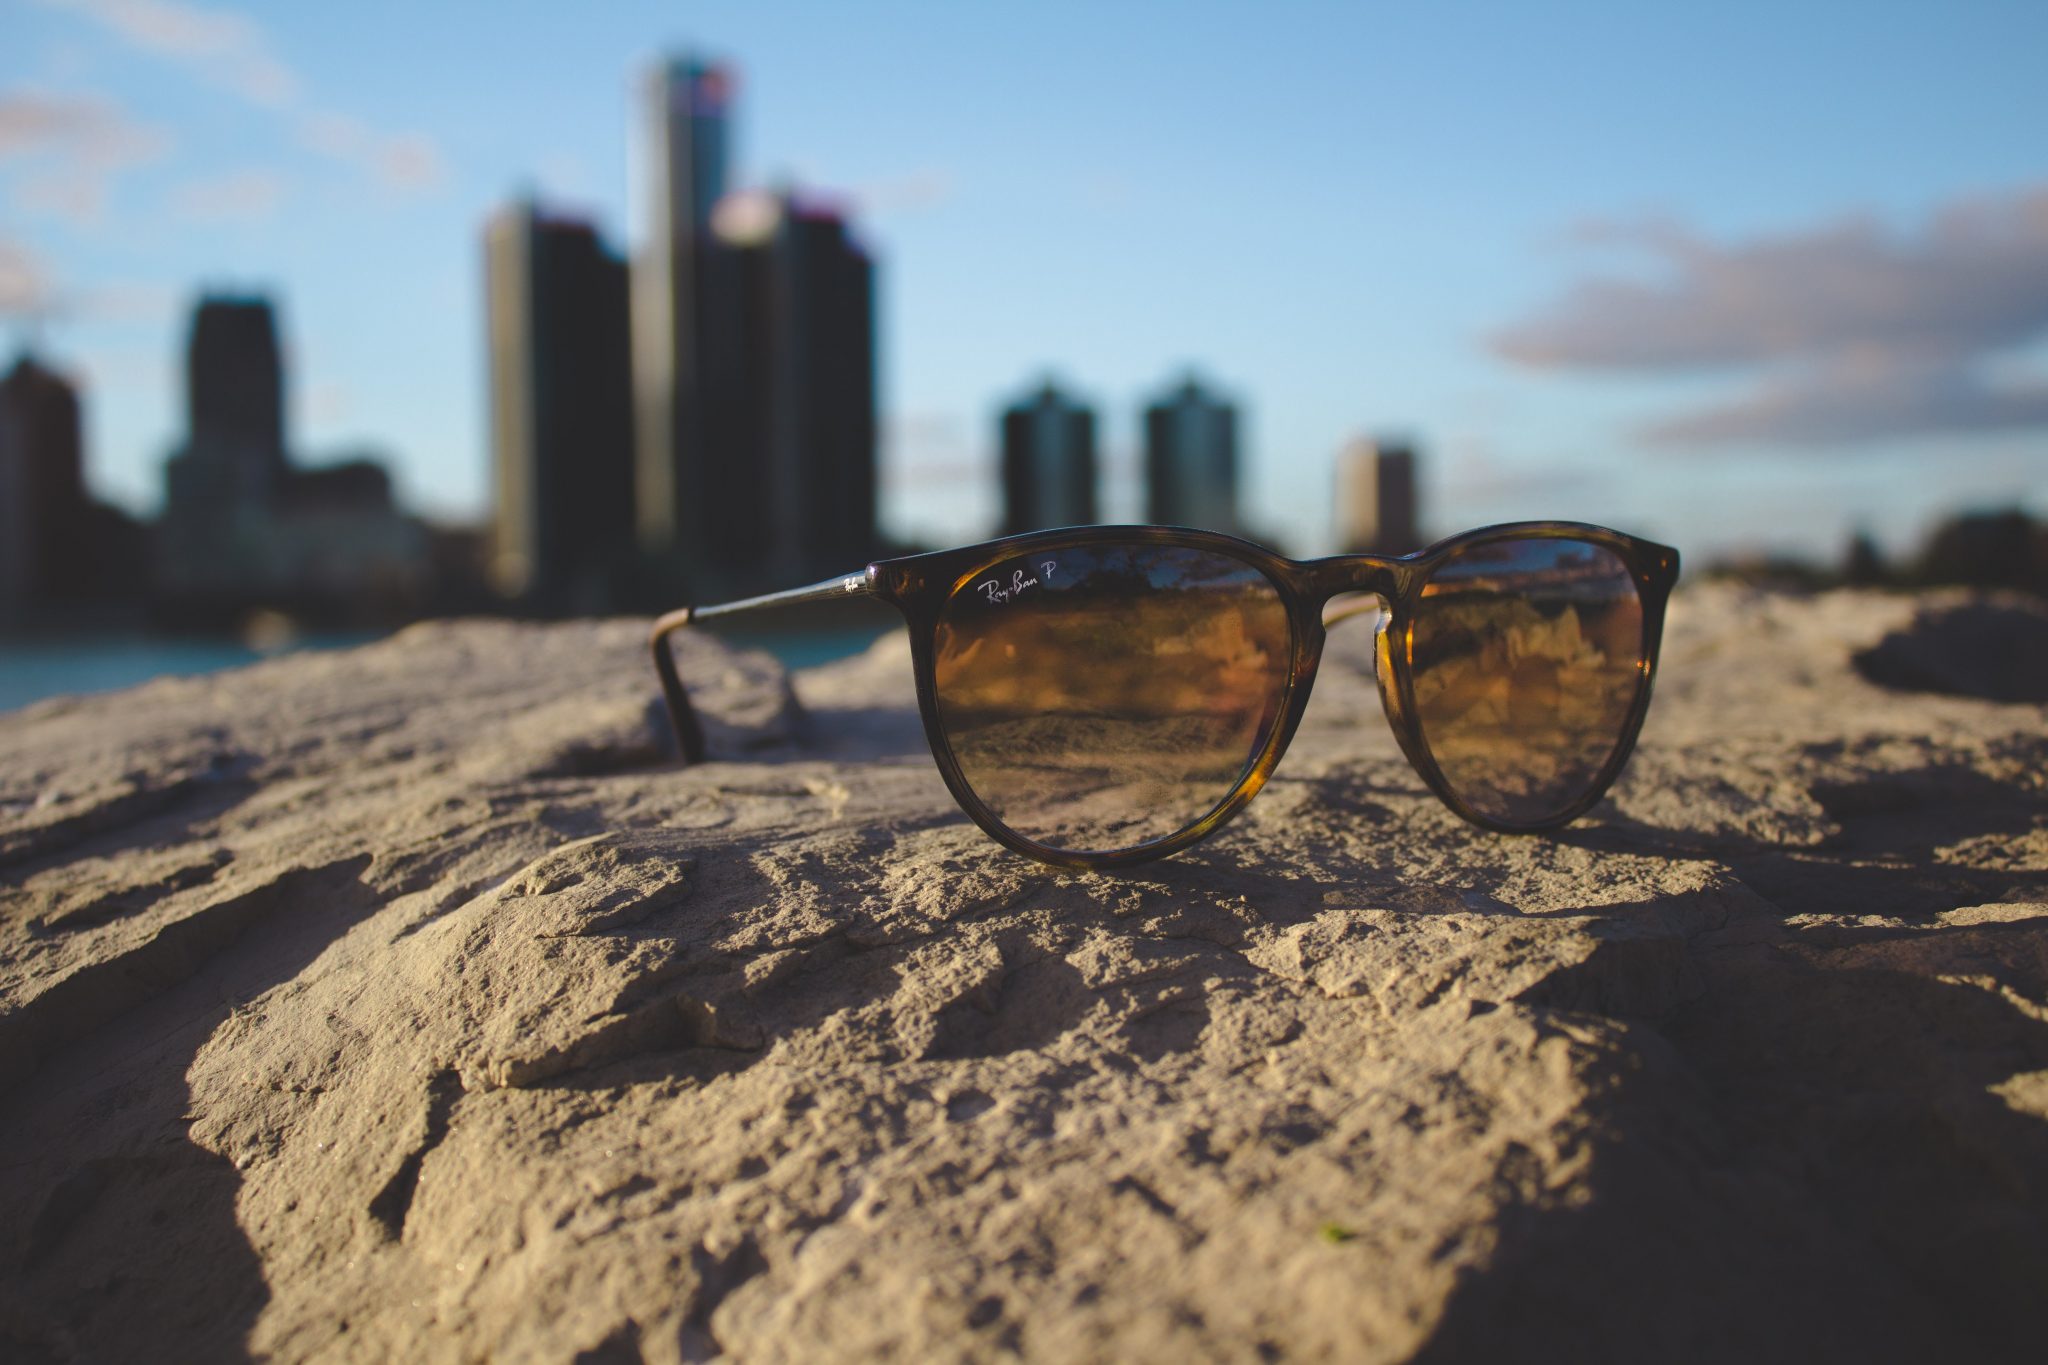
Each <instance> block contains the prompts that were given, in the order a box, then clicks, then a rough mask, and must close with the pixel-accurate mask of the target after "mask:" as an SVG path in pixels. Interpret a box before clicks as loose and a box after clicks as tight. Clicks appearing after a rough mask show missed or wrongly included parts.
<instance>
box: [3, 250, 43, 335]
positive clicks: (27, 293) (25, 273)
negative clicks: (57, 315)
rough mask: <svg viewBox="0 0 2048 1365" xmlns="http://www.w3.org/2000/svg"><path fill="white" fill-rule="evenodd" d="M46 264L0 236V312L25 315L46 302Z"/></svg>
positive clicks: (28, 314) (5, 314) (32, 312)
mask: <svg viewBox="0 0 2048 1365" xmlns="http://www.w3.org/2000/svg"><path fill="white" fill-rule="evenodd" d="M50 296H51V284H50V271H49V267H48V266H46V265H44V264H43V261H42V258H41V257H39V256H37V255H36V254H35V253H34V252H33V251H30V250H29V249H28V248H27V247H25V246H23V245H22V244H21V243H19V242H13V241H9V240H8V239H7V238H5V237H0V316H8V315H12V316H20V317H26V316H31V315H33V314H37V313H41V312H44V311H45V310H47V309H48V308H49V306H50Z"/></svg>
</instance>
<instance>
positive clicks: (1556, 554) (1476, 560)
mask: <svg viewBox="0 0 2048 1365" xmlns="http://www.w3.org/2000/svg"><path fill="white" fill-rule="evenodd" d="M1644 644H1645V642H1644V635H1643V604H1642V599H1641V597H1640V596H1639V595H1638V594H1637V591H1636V584H1635V579H1634V577H1633V576H1632V575H1631V574H1630V572H1629V569H1628V566H1627V565H1626V564H1624V563H1623V562H1622V560H1621V559H1620V557H1619V556H1617V555H1616V554H1615V553H1614V552H1613V551H1612V550H1609V549H1607V548H1606V547H1605V546H1602V545H1597V544H1592V543H1589V542H1585V541H1578V540H1559V539H1520V540H1497V541H1482V542H1480V543H1478V544H1475V545H1472V546H1470V547H1468V548H1466V549H1464V550H1461V551H1459V552H1458V553H1456V554H1455V555H1453V556H1452V557H1451V558H1450V559H1448V560H1446V561H1445V562H1444V563H1443V564H1441V565H1439V566H1438V567H1437V569H1436V570H1435V572H1434V573H1433V574H1431V576H1430V579H1429V581H1428V583H1427V584H1425V585H1424V587H1423V591H1422V597H1421V601H1420V603H1419V604H1418V606H1417V609H1416V614H1415V621H1414V633H1413V635H1412V637H1411V640H1410V649H1411V654H1410V661H1411V665H1412V674H1413V677H1414V684H1415V709H1416V715H1417V720H1418V721H1419V722H1420V725H1421V729H1422V735H1423V740H1424V742H1425V743H1426V744H1427V745H1428V747H1429V752H1430V755H1431V756H1432V757H1433V758H1434V759H1435V760H1436V765H1437V768H1438V770H1439V771H1440V772H1441V773H1442V774H1443V776H1444V779H1445V781H1447V782H1448V783H1449V784H1450V786H1451V787H1452V789H1453V790H1454V791H1455V792H1456V793H1457V795H1458V797H1459V799H1460V800H1462V801H1463V802H1464V803H1465V804H1466V805H1467V806H1469V807H1470V808H1471V809H1473V810H1474V811H1477V812H1478V813H1479V814H1481V815H1483V816H1486V817H1487V818H1489V819H1492V820H1496V821H1499V822H1501V823H1503V824H1509V825H1540V824H1544V823H1548V822H1552V821H1555V820H1557V819H1559V818H1560V817H1562V816H1564V815H1566V814H1568V813H1570V812H1571V811H1572V810H1573V808H1574V807H1576V806H1578V805H1579V804H1580V803H1581V802H1583V801H1584V800H1585V799H1586V797H1587V796H1588V795H1589V794H1590V793H1591V792H1592V791H1593V790H1594V789H1595V788H1596V786H1597V785H1598V784H1599V782H1600V780H1601V779H1602V777H1603V776H1604V775H1605V773H1606V769H1607V767H1608V765H1609V761H1610V760H1611V759H1612V758H1613V757H1614V755H1615V752H1616V750H1617V748H1618V747H1619V746H1620V745H1621V743H1622V740H1623V737H1624V735H1625V734H1626V732H1627V729H1628V725H1629V722H1630V719H1631V717H1632V715H1633V713H1634V710H1635V706H1636V700H1637V698H1638V697H1639V696H1640V694H1641V692H1642V688H1643V687H1644V685H1645V680H1646V678H1647V670H1646V669H1645V667H1644V654H1645V651H1644Z"/></svg>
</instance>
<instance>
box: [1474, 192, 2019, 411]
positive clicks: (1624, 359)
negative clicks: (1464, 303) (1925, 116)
mask: <svg viewBox="0 0 2048 1365" xmlns="http://www.w3.org/2000/svg"><path fill="white" fill-rule="evenodd" d="M1578 236H1579V239H1580V240H1581V241H1582V242H1586V243H1592V244H1600V245H1609V246H1619V247H1625V248H1631V249H1633V250H1635V251H1636V252H1638V253H1640V254H1641V255H1643V256H1645V257H1647V259H1648V260H1649V262H1650V263H1651V264H1652V265H1653V267H1654V270H1653V272H1652V274H1651V276H1650V277H1649V278H1640V277H1639V278H1624V277H1619V276H1607V277H1602V278H1595V279H1590V280H1586V281H1584V282H1582V283H1581V284H1579V285H1578V286H1577V287H1575V288H1574V289H1572V290H1571V291H1569V292H1568V293H1567V294H1566V295H1565V296H1564V297H1563V298H1562V299H1560V300H1559V301H1558V302H1556V303H1555V304H1553V305H1552V306H1551V307H1549V308H1548V309H1546V310H1544V311H1542V312H1539V313H1538V314H1537V315H1536V316H1534V317H1532V318H1530V319H1528V320H1526V321H1523V322H1520V323H1517V324H1515V325H1513V326H1510V327H1507V328H1505V329H1503V330H1502V331H1500V332H1498V333H1496V334H1495V335H1494V336H1492V337H1491V338H1489V339H1488V340H1489V345H1490V347H1491V349H1492V350H1493V351H1494V353H1495V354H1497V355H1500V356H1502V357H1504V358H1505V359H1508V360H1510V361H1514V362H1516V363H1518V364H1522V365H1526V366H1529V367H1531V368H1537V369H1577V370H1589V371H1608V372H1622V373H1648V374H1670V375H1678V374H1700V373H1715V372H1720V373H1727V374H1732V375H1737V376H1741V377H1743V378H1746V379H1747V380H1748V381H1749V383H1750V385H1751V387H1750V391H1749V392H1748V393H1747V394H1745V395H1744V396H1742V397H1740V398H1738V399H1737V400H1735V401H1733V402H1730V403H1727V404H1724V405H1721V406H1717V407H1711V408H1708V409H1705V410H1702V411H1698V412H1692V413H1685V414H1681V415H1678V416H1676V417H1673V418H1670V419H1668V420H1666V421H1662V422H1659V423H1656V424H1655V425H1653V426H1651V427H1649V428H1647V429H1646V430H1645V431H1644V432H1643V433H1642V434H1643V435H1644V437H1645V438H1646V439H1647V440H1649V441H1651V442H1652V443H1655V444H1661V445H1689V446H1709V445H1726V444H1735V443H1745V442H1757V443H1782V444H1789V445H1805V446H1815V447H1825V446H1844V445H1851V444H1856V443H1860V442H1865V441H1874V440H1882V439H1886V438H1890V437H1897V436H1908V435H1927V434H1943V433H1958V432H1970V431H1984V430H1992V429H2004V428H2014V427H2029V426H2036V425H2044V424H2048V381H2038V382H2037V381H2031V380H2020V381H2017V382H2014V381H2005V382H2000V381H1999V380H1998V379H1996V378H1995V377H1994V373H1993V370H1994V362H1996V361H1997V360H1998V358H1999V357H2001V356H2002V355H2004V354H2007V353H2010V352H2011V351H2013V350H2014V349H2016V348H2018V347H2021V346H2024V345H2026V344H2028V343H2029V342H2031V341H2032V340H2034V339H2035V338H2037V337H2040V336H2042V335H2044V334H2048V186H2041V187H2035V188H2031V189H2027V190H2024V191H2021V192H2018V193H2013V194H2008V195H2001V196H1982V197H1978V198H1972V199H1967V200H1961V201H1957V202H1955V203H1952V204H1949V205H1947V206H1944V207H1942V208H1940V209H1939V210H1937V211H1936V212H1935V213H1933V214H1932V215H1931V216H1930V217H1929V219H1928V221H1927V222H1926V223H1924V224H1922V225H1921V226H1919V227H1918V228H1917V229H1916V230H1914V231H1912V232H1907V233H1895V232H1888V231H1886V230H1885V229H1884V228H1883V227H1881V226H1880V225H1879V224H1877V223H1875V222H1873V221H1870V220H1868V219H1852V220H1849V221H1846V222H1841V223H1837V224H1834V225H1832V226H1827V227H1821V228H1816V229H1813V230H1810V231H1807V232H1803V233H1792V234H1786V235H1782V236H1776V237H1767V238H1761V239H1757V240H1753V241H1748V242H1739V243H1734V244H1727V245H1723V244H1718V243H1714V242H1710V241H1707V240H1705V239H1704V238H1702V237H1700V236H1699V235H1698V234H1696V233H1694V232H1692V231H1690V230H1689V229H1687V228H1685V227H1684V226H1683V225H1681V224H1677V223H1672V222H1658V223H1650V224H1643V225H1636V226H1632V227H1631V226H1626V225H1620V226H1617V225H1612V224H1595V225H1592V226H1590V227H1588V228H1584V229H1581V231H1580V233H1579V234H1578Z"/></svg>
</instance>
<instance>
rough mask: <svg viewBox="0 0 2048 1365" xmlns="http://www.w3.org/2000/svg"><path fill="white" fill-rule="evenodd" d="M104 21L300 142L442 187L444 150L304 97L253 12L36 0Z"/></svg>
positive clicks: (157, 1) (133, 0)
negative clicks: (278, 121)
mask: <svg viewBox="0 0 2048 1365" xmlns="http://www.w3.org/2000/svg"><path fill="white" fill-rule="evenodd" d="M37 3H39V4H42V5H45V6H47V7H49V8H51V9H59V10H67V11H70V12H73V13H76V14H79V15H82V16H84V17H85V18H87V19H90V20H92V21H93V22H95V23H97V24H99V25H100V27H101V28H103V29H104V30H105V31H106V32H108V33H109V34H111V35H112V36H113V37H115V38H116V39H118V40H119V41H121V42H122V43H125V44H126V45H128V46H129V47H131V48H134V49H135V50H137V51H140V52H144V53H147V54H149V55H151V56H154V57H158V58H162V59H164V60H166V61H169V62H172V63H174V64H176V65H178V66H181V67H183V68H184V69H185V70H187V71H188V72H190V73H191V74H192V75H193V76H194V77H195V78H197V79H199V80H201V81H203V82H205V83H206V84H208V85H211V86H213V87H215V88H216V89H220V90H225V91H227V92H229V93H230V94H233V95H236V96H238V97H240V98H241V99H243V100H245V101H247V102H248V103H249V104H251V105H254V106H256V107H257V108H259V109H262V110H265V111H268V112H271V113H273V114H275V115H276V116H277V117H279V118H282V119H284V120H285V121H286V124H287V127H288V129H289V131H290V133H291V135H292V137H293V139H294V140H295V141H297V142H298V143H299V145H301V146H303V147H305V148H306V149H308V150H309V151H312V152H314V153H316V154H318V155H321V156H325V157H327V158H329V159H331V160H333V161H336V162H339V163H341V164H344V165H348V166H351V167H353V168H355V169H357V170H359V171H361V172H363V173H364V174H367V175H368V176H370V177H371V178H372V179H373V180H375V181H376V182H377V183H379V184H380V185H383V186H385V187H386V188H389V189H394V190H419V189H426V188H431V187H432V186H434V185H436V184H438V183H439V182H440V181H441V179H442V177H443V172H444V161H443V158H442V156H441V153H440V150H439V148H437V147H436V146H435V144H434V143H433V141H432V140H431V139H429V138H428V137H426V136H425V135H424V134H421V133H387V132H382V131H380V130H378V129H376V128H373V127H372V126H371V125H370V124H368V123H367V122H365V121H364V120H362V119H361V118H358V117H356V116H355V115H352V114H348V113H343V112H340V111H337V110H333V109H328V108H324V107H321V106H319V105H317V104H314V103H312V102H311V101H308V100H307V99H306V98H305V97H304V93H303V92H304V89H305V82H304V81H303V80H302V79H301V78H300V76H299V73H298V72H297V71H296V70H294V69H293V68H292V66H291V65H290V64H289V63H288V62H286V61H285V60H284V58H283V57H282V56H281V55H280V54H279V53H278V52H277V51H276V49H275V47H274V45H273V44H272V42H271V39H270V35H269V34H268V33H267V32H266V31H265V30H264V29H263V27H262V26H261V25H260V24H258V23H256V22H255V21H254V20H253V19H250V18H249V17H247V16H246V15H241V14H235V13H232V12H229V11H226V10H221V9H214V8H209V7H205V6H201V5H192V4H184V3H179V0H37Z"/></svg>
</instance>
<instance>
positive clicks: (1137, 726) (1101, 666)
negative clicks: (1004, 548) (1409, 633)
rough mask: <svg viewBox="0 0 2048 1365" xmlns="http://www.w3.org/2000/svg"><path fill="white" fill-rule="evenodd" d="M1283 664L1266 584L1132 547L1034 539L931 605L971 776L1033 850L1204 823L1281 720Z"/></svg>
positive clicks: (1284, 649) (1211, 555) (949, 713)
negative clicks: (1049, 545)
mask: <svg viewBox="0 0 2048 1365" xmlns="http://www.w3.org/2000/svg"><path fill="white" fill-rule="evenodd" d="M1292 659H1293V633H1292V627H1291V625H1290V624H1289V621H1288V616H1287V607H1286V604H1285V602H1284V601H1283V600H1282V598H1281V596H1280V591H1279V589H1278V588H1277V587H1276V586H1275V585H1274V584H1273V582H1272V580H1270V579H1268V578H1267V577H1266V575H1265V574H1264V573H1263V572H1262V571H1260V570H1259V569H1258V568H1257V567H1255V566H1254V565H1252V564H1250V563H1248V562H1246V561H1243V560H1239V559H1236V558H1234V557H1232V556H1230V555H1227V554H1222V553H1218V552H1215V551H1210V550H1201V549H1191V548H1188V547H1185V546H1174V545H1153V544H1144V543H1134V544H1127V545H1125V544H1109V545H1099V544H1098V545H1074V546H1067V547H1064V548H1058V549H1045V550H1033V551H1031V552H1029V553H1028V554H1021V555H1019V556H1017V557H1016V558H1015V559H1011V560H1005V561H1003V562H1002V563H1000V564H997V565H995V566H993V567H991V568H990V569H988V570H987V571H986V572H983V573H978V574H975V575H974V576H973V577H972V578H970V579H968V580H967V581H966V582H964V583H962V584H961V585H960V586H959V587H958V588H957V589H956V590H955V591H954V593H953V596H952V598H951V599H950V600H948V602H947V603H946V606H945V608H944V610H943V611H942V612H941V614H940V617H939V626H938V638H937V644H936V648H935V651H934V657H933V681H934V683H935V685H936V691H937V701H938V711H939V717H940V722H941V727H942V729H943V730H944V732H945V738H946V742H947V744H948V745H949V746H950V747H951V749H952V751H953V757H954V760H955V761H956V762H957V763H958V765H959V768H960V772H961V774H962V776H964V777H965V778H966V780H967V785H968V786H970V787H972V788H973V789H974V794H975V795H976V796H977V797H979V798H980V800H981V802H982V804H983V805H985V806H987V807H988V809H989V810H990V811H992V812H993V813H994V814H995V816H996V818H997V819H999V820H1001V821H1002V823H1003V824H1005V825H1007V826H1008V827H1009V828H1010V829H1012V830H1014V831H1016V832H1017V833H1018V834H1021V835H1023V836H1024V837H1025V838H1026V839H1029V840H1030V841H1032V842H1033V843H1036V844H1039V845H1041V846H1043V847H1045V848H1049V849H1056V850H1062V851H1066V852H1076V853H1106V852H1114V851H1117V850H1120V849H1127V848H1135V847H1137V846H1138V845H1140V844H1146V843H1151V842H1154V841H1156V840H1160V839H1165V838H1168V837H1170V836H1172V835H1174V834H1177V833H1179V832H1180V831H1182V830H1184V829H1187V828H1189V827H1190V826H1192V825H1195V824H1197V823H1199V822H1200V821H1201V820H1202V818H1203V817H1204V816H1206V815H1208V814H1209V813H1210V812H1211V811H1213V810H1214V809H1215V808H1216V807H1217V806H1218V805H1219V804H1221V803H1222V801H1223V800H1224V798H1225V797H1227V796H1228V795H1229V794H1230V793H1231V792H1232V791H1233V790H1234V789H1235V788H1236V787H1237V785H1238V783H1239V781H1240V780H1242V778H1243V777H1244V775H1245V772H1246V771H1247V769H1248V768H1249V767H1250V766H1251V764H1252V761H1253V760H1254V759H1255V758H1256V757H1257V755H1258V754H1259V752H1260V751H1261V750H1262V749H1264V747H1265V745H1266V741H1267V739H1268V738H1269V737H1270V735H1271V734H1272V730H1273V725H1274V723H1275V721H1276V720H1277V719H1278V716H1279V712H1280V703H1281V700H1282V698H1283V697H1284V696H1285V695H1286V691H1287V676H1288V669H1289V667H1290V665H1291V663H1292Z"/></svg>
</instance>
